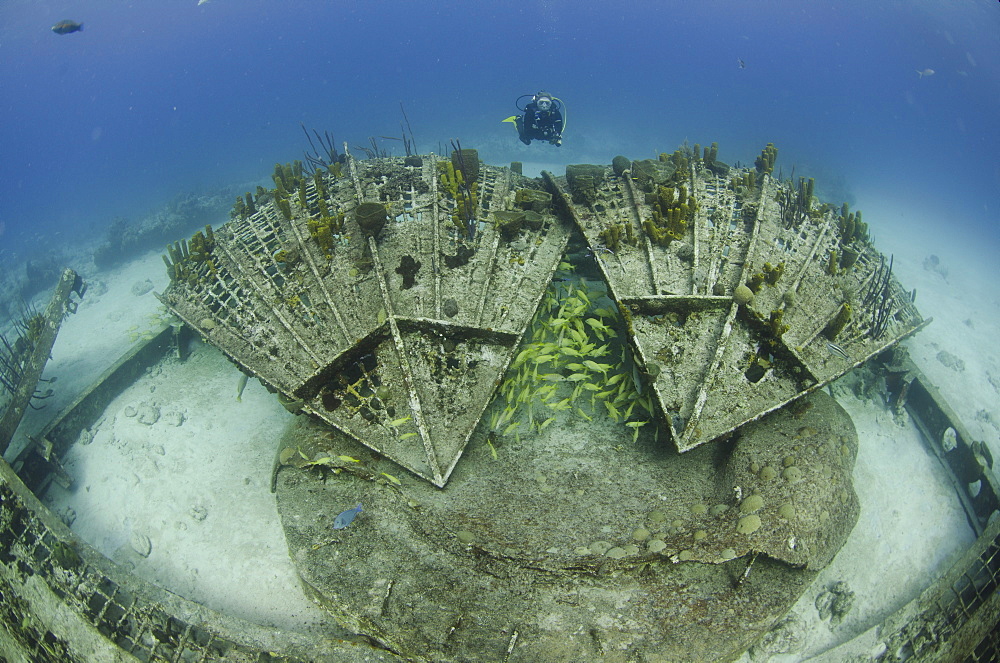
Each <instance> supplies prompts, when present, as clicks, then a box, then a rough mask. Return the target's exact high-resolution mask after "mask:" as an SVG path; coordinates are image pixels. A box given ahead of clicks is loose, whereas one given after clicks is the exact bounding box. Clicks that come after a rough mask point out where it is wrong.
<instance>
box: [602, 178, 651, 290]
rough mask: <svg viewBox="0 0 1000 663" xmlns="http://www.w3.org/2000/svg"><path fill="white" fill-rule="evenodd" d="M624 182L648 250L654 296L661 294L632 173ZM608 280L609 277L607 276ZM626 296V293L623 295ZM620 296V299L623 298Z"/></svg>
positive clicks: (648, 266) (639, 234)
mask: <svg viewBox="0 0 1000 663" xmlns="http://www.w3.org/2000/svg"><path fill="white" fill-rule="evenodd" d="M622 180H623V181H624V182H625V191H626V192H628V197H629V202H630V203H631V206H632V214H633V216H634V217H635V220H636V223H637V224H638V226H639V230H638V236H639V237H642V239H643V247H644V248H645V249H646V267H647V268H648V270H649V279H650V283H651V284H652V286H653V288H652V294H654V295H658V294H660V290H661V288H660V283H659V281H660V275H659V273H658V270H657V269H656V259H655V257H654V255H653V240H651V239H650V238H649V235H647V234H646V232H645V231H644V230H643V227H642V210H641V208H640V207H639V196H638V194H637V193H636V190H635V183H634V182H633V181H632V171H631V170H628V171H626V172H624V173H622ZM605 278H606V279H607V275H606V276H605ZM607 280H608V285H609V286H610V285H611V282H610V279H607ZM621 294H624V293H621ZM621 294H619V295H618V298H620V297H621Z"/></svg>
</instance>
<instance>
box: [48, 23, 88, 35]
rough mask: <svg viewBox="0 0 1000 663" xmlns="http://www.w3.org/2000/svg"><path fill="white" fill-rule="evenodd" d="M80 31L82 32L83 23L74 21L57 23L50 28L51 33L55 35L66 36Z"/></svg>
mask: <svg viewBox="0 0 1000 663" xmlns="http://www.w3.org/2000/svg"><path fill="white" fill-rule="evenodd" d="M81 30H83V23H77V22H76V21H59V22H58V23H56V24H55V25H53V26H52V32H54V33H56V34H57V35H68V34H69V33H71V32H80V31H81Z"/></svg>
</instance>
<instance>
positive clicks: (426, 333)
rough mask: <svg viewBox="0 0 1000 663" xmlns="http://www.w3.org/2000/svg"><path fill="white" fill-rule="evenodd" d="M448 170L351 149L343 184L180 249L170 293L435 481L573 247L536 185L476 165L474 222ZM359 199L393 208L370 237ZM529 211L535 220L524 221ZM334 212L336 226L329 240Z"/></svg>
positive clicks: (307, 189) (235, 347) (461, 444)
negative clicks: (363, 156) (447, 178)
mask: <svg viewBox="0 0 1000 663" xmlns="http://www.w3.org/2000/svg"><path fill="white" fill-rule="evenodd" d="M472 154H473V155H474V152H472ZM466 158H469V157H468V156H466ZM472 158H475V156H473V157H472ZM449 163H450V162H447V161H443V160H441V159H439V158H438V157H436V156H434V155H430V156H425V157H423V158H421V159H412V158H411V159H407V160H405V161H404V159H402V158H388V157H383V158H372V159H368V160H365V161H358V160H355V159H353V158H352V157H350V155H348V156H347V159H346V162H345V163H344V164H343V172H344V174H343V175H342V176H341V175H339V174H337V173H325V174H321V175H320V176H319V177H318V178H315V179H314V178H312V177H306V178H304V179H303V180H302V189H303V190H302V192H301V193H300V197H299V198H298V199H296V198H295V196H294V194H292V195H288V196H287V197H285V198H284V200H283V201H282V202H279V200H281V196H280V195H279V194H277V193H276V192H269V193H268V194H267V195H265V196H258V198H257V200H256V201H255V205H254V208H253V210H248V211H246V213H244V214H236V215H234V218H233V219H232V220H231V221H230V222H229V223H227V224H225V225H224V226H223V227H221V228H220V229H218V230H217V231H215V232H214V233H208V241H207V242H206V241H205V240H206V237H205V236H204V235H203V236H202V237H201V238H200V239H195V238H193V239H192V243H191V246H190V247H188V246H187V245H186V244H185V245H183V246H182V245H180V244H179V245H177V246H176V247H174V248H173V249H172V252H171V253H172V256H171V258H172V259H170V260H168V261H167V262H168V270H169V271H170V273H171V284H170V286H169V287H168V288H167V290H166V291H165V292H164V293H163V295H162V296H161V300H162V301H163V302H164V303H165V304H166V305H167V306H168V307H169V308H170V309H171V310H172V311H173V312H174V313H176V314H177V315H178V316H179V317H180V318H181V319H183V320H184V321H185V322H187V323H188V324H190V325H191V326H192V327H194V328H195V329H197V330H198V331H199V332H200V333H201V334H202V335H203V336H204V337H205V338H206V339H207V340H208V341H209V342H211V343H212V344H214V345H216V346H217V347H219V348H220V349H221V350H222V351H223V352H225V353H226V354H227V355H228V356H229V357H230V358H232V359H233V360H234V361H235V362H236V363H237V364H238V365H240V366H241V367H242V368H243V369H244V370H245V371H247V372H249V373H252V374H253V375H256V376H257V377H259V378H260V379H261V380H262V381H264V382H265V383H266V384H268V385H270V386H271V387H272V388H274V389H276V390H277V391H280V392H281V393H282V394H283V395H284V397H285V398H286V400H288V401H293V402H296V403H298V404H299V405H300V406H301V408H302V409H303V410H304V411H306V412H310V413H312V414H314V415H316V416H318V417H320V418H321V419H323V420H325V421H327V422H328V423H330V424H331V425H333V426H335V427H337V428H338V429H340V430H341V431H343V432H345V433H347V434H348V435H351V436H352V437H354V438H356V439H357V440H358V441H360V442H361V443H363V444H365V445H367V446H369V447H371V448H372V449H374V450H375V451H377V452H379V453H380V454H382V455H385V456H387V457H389V458H391V459H393V460H394V461H396V462H397V463H399V464H400V465H402V466H404V467H406V468H407V469H409V470H410V471H412V472H413V473H414V474H417V475H419V476H421V477H423V478H425V479H427V480H428V481H430V482H432V483H434V484H435V485H437V486H443V485H444V484H445V482H446V481H447V479H448V476H449V475H450V474H451V472H452V470H453V469H454V467H455V464H456V463H457V461H458V459H459V457H460V456H461V454H462V451H463V450H464V448H465V445H466V443H467V442H468V439H469V437H470V436H471V434H472V431H473V430H474V429H475V426H476V425H477V423H478V421H479V418H480V417H481V416H482V412H483V411H484V410H485V408H486V406H487V405H488V403H489V401H490V399H491V398H492V395H493V392H494V391H495V389H496V386H497V385H498V384H499V381H500V379H501V377H502V376H503V373H504V371H505V370H506V368H507V366H508V364H509V363H510V360H511V355H512V354H513V351H514V348H515V347H516V346H517V344H518V342H519V340H520V337H521V335H522V334H523V333H524V330H525V328H526V327H527V325H528V323H529V321H530V320H531V317H532V315H533V314H534V312H535V310H536V309H537V307H538V303H539V301H540V300H541V297H542V295H543V293H544V291H545V288H546V286H547V285H548V283H549V281H550V280H551V278H552V274H553V273H554V271H555V269H556V267H557V265H558V262H559V260H560V258H561V256H562V253H563V250H564V248H565V245H566V242H567V240H568V237H569V226H568V225H567V224H565V223H563V222H561V221H560V220H559V219H558V218H557V217H556V216H555V215H554V214H553V212H552V210H551V205H549V204H548V203H547V202H546V201H547V194H545V193H544V192H541V191H538V190H537V187H538V183H537V181H532V180H529V179H527V178H523V177H521V176H520V175H518V174H515V173H513V172H512V171H510V170H509V169H506V168H497V167H491V166H486V165H482V164H478V161H477V163H476V164H475V166H477V168H476V170H477V171H478V174H477V175H475V176H474V178H475V186H474V187H473V196H472V197H471V198H470V199H471V200H472V201H473V204H474V205H475V213H474V215H473V216H474V219H475V220H474V221H473V222H472V223H469V222H468V221H467V220H465V221H462V220H461V219H459V218H458V216H459V215H458V213H459V211H461V210H460V208H459V203H458V201H457V200H456V198H455V196H454V195H453V194H452V193H450V192H449V190H448V188H447V187H445V186H442V184H444V180H442V172H446V171H448V170H449V168H448V165H449ZM462 165H463V166H464V165H465V164H464V163H463V164H462ZM469 165H470V166H471V165H472V164H469ZM469 170H470V171H471V170H472V169H471V168H470V169H469ZM452 172H453V170H452ZM317 181H318V183H319V187H318V186H317ZM453 181H454V180H453ZM521 189H530V190H531V191H530V192H529V193H532V194H533V195H528V196H520V197H519V196H518V191H519V190H521ZM320 197H322V204H320V202H319V198H320ZM276 198H277V199H276ZM289 199H291V204H290V205H289V203H288V201H289ZM299 201H304V203H305V204H304V205H303V204H302V203H301V202H299ZM362 203H377V204H379V205H382V206H384V207H385V210H386V216H387V221H386V223H385V225H384V227H382V228H380V229H378V231H377V232H376V233H375V234H374V236H372V235H371V234H370V233H368V234H366V232H365V230H363V228H362V225H361V224H360V223H359V221H358V219H357V218H356V216H357V212H358V208H359V206H360V205H361V204H362ZM282 205H288V206H289V210H283V209H282ZM317 209H323V210H326V212H327V214H328V215H329V216H325V217H321V216H320V215H319V214H318V213H317V211H316V210H317ZM529 210H530V211H529ZM287 211H290V214H286V212H287ZM521 212H525V213H526V214H528V215H529V216H530V219H529V221H528V222H525V223H524V224H523V225H522V226H512V225H511V224H510V219H511V218H512V217H511V214H510V213H513V217H514V218H520V217H519V215H520V214H521ZM498 213H500V214H498ZM289 217H290V218H289ZM330 217H332V218H339V219H340V222H341V224H342V225H341V226H340V228H339V230H338V232H334V233H328V232H327V231H325V230H323V229H322V228H320V229H319V230H317V228H318V226H319V223H320V222H321V221H322V220H323V219H329V218H330ZM324 233H327V234H324ZM195 244H198V246H199V247H200V248H199V250H195ZM206 246H207V248H205V247H206Z"/></svg>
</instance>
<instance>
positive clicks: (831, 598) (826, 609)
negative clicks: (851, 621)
mask: <svg viewBox="0 0 1000 663" xmlns="http://www.w3.org/2000/svg"><path fill="white" fill-rule="evenodd" d="M852 607H854V592H852V591H851V590H850V588H849V587H848V586H847V583H846V582H844V581H843V580H841V581H838V582H835V583H833V584H832V585H830V586H829V587H827V588H826V589H824V590H823V591H822V592H820V594H819V596H817V597H816V610H818V611H819V618H820V619H824V620H825V619H827V618H829V620H830V625H831V626H836V625H838V624H839V623H840V622H841V621H843V619H844V616H845V615H847V613H848V612H850V610H851V608H852Z"/></svg>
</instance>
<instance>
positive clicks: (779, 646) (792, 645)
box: [749, 614, 804, 663]
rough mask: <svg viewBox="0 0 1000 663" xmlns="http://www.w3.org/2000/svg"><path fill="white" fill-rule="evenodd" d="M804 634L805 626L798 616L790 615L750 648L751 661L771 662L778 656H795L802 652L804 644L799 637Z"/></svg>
mask: <svg viewBox="0 0 1000 663" xmlns="http://www.w3.org/2000/svg"><path fill="white" fill-rule="evenodd" d="M803 632H804V624H803V623H802V620H801V619H800V618H799V617H798V615H795V614H790V615H789V616H788V617H786V618H785V619H783V620H781V621H780V622H778V623H777V624H775V625H774V628H772V629H771V630H770V631H768V632H767V633H765V634H764V636H763V637H762V638H761V639H760V640H759V641H758V642H757V643H756V644H754V646H753V647H751V648H750V651H749V654H750V660H751V661H754V663H756V662H757V661H762V662H763V661H769V660H771V657H773V656H775V655H777V654H794V653H796V652H799V651H801V650H802V647H803V645H804V643H803V642H802V638H801V636H800V635H799V634H800V633H803Z"/></svg>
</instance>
